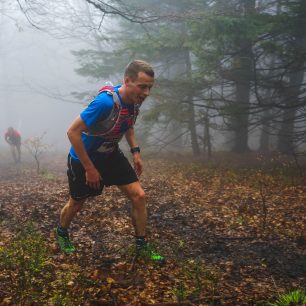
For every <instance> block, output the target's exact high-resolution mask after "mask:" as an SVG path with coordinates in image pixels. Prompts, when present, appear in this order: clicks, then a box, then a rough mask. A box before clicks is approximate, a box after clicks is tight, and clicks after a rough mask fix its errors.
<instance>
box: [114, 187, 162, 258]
mask: <svg viewBox="0 0 306 306" xmlns="http://www.w3.org/2000/svg"><path fill="white" fill-rule="evenodd" d="M118 187H119V188H120V190H122V191H123V192H124V193H125V194H126V196H127V197H128V198H129V199H130V200H131V202H132V222H133V226H134V228H135V236H136V249H137V250H138V251H140V252H141V251H144V254H146V255H145V256H148V257H149V258H150V259H151V260H153V261H154V262H158V263H164V262H165V257H163V256H161V255H159V254H157V253H156V252H154V251H153V250H152V249H150V247H149V248H148V244H147V242H146V240H145V235H146V225H147V208H146V197H145V192H144V190H143V189H142V187H141V186H140V183H139V182H135V183H132V184H128V185H123V186H118Z"/></svg>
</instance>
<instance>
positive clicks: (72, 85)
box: [0, 0, 306, 305]
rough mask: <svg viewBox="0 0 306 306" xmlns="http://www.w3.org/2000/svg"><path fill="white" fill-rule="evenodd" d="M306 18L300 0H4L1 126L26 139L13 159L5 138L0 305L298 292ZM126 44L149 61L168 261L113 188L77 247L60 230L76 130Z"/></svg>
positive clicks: (272, 296) (230, 299) (235, 298)
mask: <svg viewBox="0 0 306 306" xmlns="http://www.w3.org/2000/svg"><path fill="white" fill-rule="evenodd" d="M305 29H306V1H304V0H258V1H255V0H215V1H213V0H188V1H187V0H186V1H185V0H179V1H175V0H163V1H159V0H130V1H120V0H113V1H101V0H54V1H44V0H15V1H8V0H0V77H1V79H0V105H1V110H0V133H1V134H2V135H3V134H4V133H5V130H6V129H7V127H8V126H13V127H15V128H16V129H17V130H19V131H20V132H21V134H22V141H23V145H22V162H21V163H20V164H17V165H16V164H14V163H13V161H12V158H11V156H10V152H9V147H8V145H7V144H6V143H5V141H4V139H3V137H1V139H0V183H1V185H0V229H1V230H0V305H268V303H270V304H269V305H304V304H305V303H306V293H305V290H304V289H305V273H306V267H305V245H306V238H305V224H306V216H305V203H306V186H305V181H306V180H305V166H306V163H305V153H306V145H305V140H306V120H305V119H306V78H305V75H306V65H305V62H306V31H305ZM133 59H144V60H146V61H148V62H149V63H151V64H152V66H153V67H154V70H155V73H156V83H155V85H154V87H153V89H152V92H151V95H150V97H149V98H148V99H147V100H146V102H145V103H144V104H143V105H142V108H141V114H140V116H139V118H138V120H137V124H136V136H137V139H138V143H139V145H140V147H141V150H142V153H143V156H144V159H145V172H144V175H143V176H142V178H141V181H142V183H143V186H144V188H145V191H146V193H147V195H148V198H149V213H150V219H149V224H148V233H149V237H150V239H151V241H152V243H153V244H154V246H156V248H157V249H158V250H160V251H161V252H162V253H163V254H165V255H166V257H167V264H166V265H165V266H161V267H156V266H154V265H153V264H152V263H150V262H147V261H146V260H142V261H141V259H139V258H138V259H137V258H135V257H134V253H133V248H132V235H133V231H132V227H131V224H130V218H129V208H128V207H129V203H128V202H127V200H126V199H125V198H124V197H123V196H122V195H121V194H120V193H118V191H117V190H116V189H115V188H113V187H111V188H109V189H107V190H105V193H104V195H103V196H102V197H98V198H95V199H91V200H89V201H88V206H86V209H84V211H83V212H82V213H81V214H80V215H79V218H78V220H77V221H75V222H73V224H72V232H73V238H74V240H75V241H76V243H77V246H78V250H79V251H78V252H77V254H74V255H71V256H65V255H63V254H61V253H60V252H59V250H58V248H57V245H56V244H55V242H54V240H55V239H54V227H55V226H56V222H57V220H58V215H59V212H60V209H61V208H62V206H63V205H64V203H65V201H67V199H68V189H67V179H66V174H65V171H66V166H65V163H66V160H65V159H66V154H67V151H68V149H69V142H68V140H67V137H66V130H67V128H68V127H69V125H70V123H71V122H72V120H73V119H74V118H75V117H76V116H77V115H78V114H79V113H80V111H81V110H82V109H83V108H84V107H85V106H86V105H87V104H88V103H89V102H90V101H91V100H92V99H93V98H94V97H95V95H96V94H97V91H98V89H99V88H101V87H102V86H103V85H104V84H105V83H106V82H111V83H113V84H114V85H116V84H119V83H121V82H122V74H123V71H124V69H125V67H126V65H127V63H128V62H130V61H131V60H133ZM123 148H124V150H125V152H126V153H127V156H128V154H129V153H128V148H127V147H126V145H125V144H123ZM101 202H102V204H101ZM143 267H145V269H143ZM286 303H287V304H286ZM292 303H293V304H292Z"/></svg>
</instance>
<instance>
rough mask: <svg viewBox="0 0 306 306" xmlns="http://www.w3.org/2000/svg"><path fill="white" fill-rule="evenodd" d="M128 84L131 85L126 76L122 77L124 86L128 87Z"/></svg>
mask: <svg viewBox="0 0 306 306" xmlns="http://www.w3.org/2000/svg"><path fill="white" fill-rule="evenodd" d="M130 83H131V79H130V78H129V77H128V76H126V77H124V85H128V84H130Z"/></svg>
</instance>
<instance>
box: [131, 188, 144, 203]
mask: <svg viewBox="0 0 306 306" xmlns="http://www.w3.org/2000/svg"><path fill="white" fill-rule="evenodd" d="M131 200H132V202H133V204H136V205H137V204H142V203H145V201H146V194H145V192H144V190H143V189H142V188H139V189H138V190H137V191H135V192H134V193H133V195H132V199H131Z"/></svg>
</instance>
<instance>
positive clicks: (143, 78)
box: [125, 72, 154, 105]
mask: <svg viewBox="0 0 306 306" xmlns="http://www.w3.org/2000/svg"><path fill="white" fill-rule="evenodd" d="M153 84H154V78H152V77H150V76H149V75H147V74H145V73H144V72H138V76H137V79H136V80H132V79H131V78H129V77H126V78H125V85H126V89H127V91H126V93H127V100H128V102H129V103H133V104H140V105H141V104H142V102H143V101H144V100H145V98H146V97H148V96H149V95H150V90H151V88H152V86H153Z"/></svg>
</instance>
